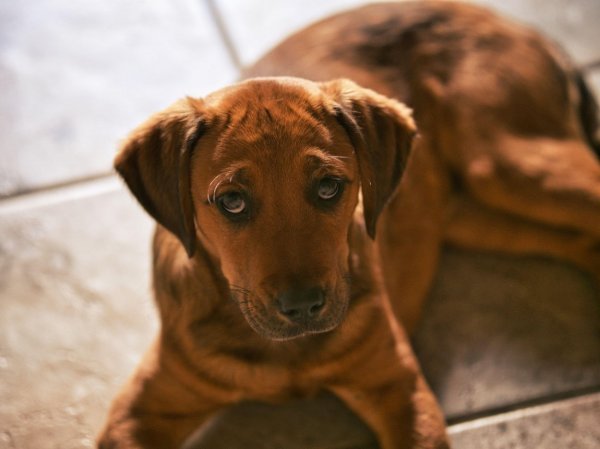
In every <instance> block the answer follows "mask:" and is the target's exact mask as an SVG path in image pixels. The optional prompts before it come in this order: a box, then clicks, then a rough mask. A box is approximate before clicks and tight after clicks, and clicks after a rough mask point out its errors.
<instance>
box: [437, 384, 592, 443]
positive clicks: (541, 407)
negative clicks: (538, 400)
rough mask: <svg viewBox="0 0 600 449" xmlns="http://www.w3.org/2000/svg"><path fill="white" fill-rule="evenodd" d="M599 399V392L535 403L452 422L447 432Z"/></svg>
mask: <svg viewBox="0 0 600 449" xmlns="http://www.w3.org/2000/svg"><path fill="white" fill-rule="evenodd" d="M599 400H600V392H598V393H595V394H590V395H585V396H578V397H575V398H570V399H566V400H563V401H558V402H548V403H546V404H542V405H537V406H534V407H528V408H524V409H520V410H514V411H511V412H507V413H501V414H498V415H493V416H487V417H485V418H479V419H476V420H473V421H467V422H463V423H460V424H453V425H451V426H449V427H448V433H449V434H450V435H455V434H458V433H461V432H465V431H469V430H474V429H480V428H482V427H488V426H492V425H495V424H499V423H506V422H509V421H516V420H518V419H522V418H527V417H531V416H539V415H542V414H544V413H548V412H551V411H553V410H557V409H561V410H564V409H566V408H568V407H570V406H573V405H581V404H592V403H596V402H597V401H599Z"/></svg>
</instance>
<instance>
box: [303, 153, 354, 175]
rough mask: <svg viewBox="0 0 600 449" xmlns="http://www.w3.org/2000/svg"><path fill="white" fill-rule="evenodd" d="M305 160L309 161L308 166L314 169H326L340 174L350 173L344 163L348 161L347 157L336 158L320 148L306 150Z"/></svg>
mask: <svg viewBox="0 0 600 449" xmlns="http://www.w3.org/2000/svg"><path fill="white" fill-rule="evenodd" d="M305 159H306V160H307V162H308V165H309V166H312V167H314V166H317V167H324V168H328V169H330V170H333V171H334V172H337V173H340V174H343V173H346V172H347V171H348V168H347V165H346V164H345V163H344V162H343V161H344V159H347V158H346V157H345V156H334V155H332V154H329V153H327V152H325V151H323V150H321V149H320V148H310V149H308V150H306V152H305ZM312 167H311V168H312Z"/></svg>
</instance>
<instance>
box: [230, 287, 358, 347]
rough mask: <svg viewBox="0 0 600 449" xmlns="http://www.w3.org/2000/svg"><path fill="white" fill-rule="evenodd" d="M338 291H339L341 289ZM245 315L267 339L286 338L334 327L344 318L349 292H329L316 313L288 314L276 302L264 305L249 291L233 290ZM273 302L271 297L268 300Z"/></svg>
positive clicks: (256, 330) (280, 339) (328, 330)
mask: <svg viewBox="0 0 600 449" xmlns="http://www.w3.org/2000/svg"><path fill="white" fill-rule="evenodd" d="M340 293H341V292H340ZM232 296H233V298H234V300H235V301H236V302H237V303H238V305H239V307H240V310H241V312H242V314H243V315H244V318H245V319H246V321H247V322H248V324H249V325H250V327H251V328H252V329H253V330H254V331H255V332H256V333H257V334H259V335H261V336H262V337H264V338H268V339H269V340H275V341H286V340H293V339H296V338H301V337H305V336H309V335H314V334H321V333H325V332H330V331H332V330H334V329H335V328H336V327H337V326H339V324H340V323H341V322H342V321H343V320H344V318H345V316H346V311H347V309H348V301H349V294H348V292H343V293H342V295H341V296H340V295H339V294H337V295H335V296H333V295H332V296H329V295H328V300H327V302H326V304H325V305H324V306H323V307H322V310H319V313H318V315H316V316H302V317H290V316H286V315H285V314H282V313H281V310H279V308H278V307H277V306H275V305H269V306H267V305H265V303H264V302H263V301H260V300H259V299H258V298H257V297H255V296H253V295H252V294H251V293H250V292H248V291H245V292H243V293H242V292H239V291H237V292H233V294H232ZM267 304H273V301H269V302H267Z"/></svg>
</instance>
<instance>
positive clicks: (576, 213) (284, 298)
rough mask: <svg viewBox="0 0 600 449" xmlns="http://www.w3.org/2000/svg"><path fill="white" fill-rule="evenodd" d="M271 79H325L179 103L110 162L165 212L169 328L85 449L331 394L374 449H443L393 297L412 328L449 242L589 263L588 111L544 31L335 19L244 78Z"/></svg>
mask: <svg viewBox="0 0 600 449" xmlns="http://www.w3.org/2000/svg"><path fill="white" fill-rule="evenodd" d="M339 36H343V39H340V38H339ZM519 61H521V62H522V63H521V64H519ZM524 61H527V63H525V62H524ZM269 74H276V75H295V76H302V77H305V78H312V79H313V80H317V81H322V82H318V83H317V82H312V81H306V80H301V79H298V78H263V79H254V80H250V81H247V82H245V83H241V84H238V85H235V86H232V87H230V88H227V89H224V90H222V91H219V92H217V93H215V94H212V95H210V96H208V97H207V98H205V99H203V100H196V99H186V100H182V101H180V102H178V103H176V104H175V105H173V106H172V107H170V108H169V109H167V110H165V111H163V112H162V113H159V114H157V115H156V116H154V117H152V118H151V119H150V120H149V121H148V122H147V123H145V124H144V125H142V127H140V128H139V129H138V130H136V131H135V132H134V133H133V134H132V136H131V137H130V138H129V140H128V141H127V142H126V143H125V145H124V147H123V149H122V150H121V153H120V154H119V156H118V157H117V161H116V167H117V169H118V171H119V172H120V173H121V174H122V176H123V177H124V179H125V181H126V182H127V184H128V185H129V187H130V188H131V190H132V192H133V193H134V194H135V195H136V197H137V198H138V199H139V201H140V203H141V204H142V205H143V206H144V207H145V208H146V210H147V211H148V212H149V213H150V214H151V215H152V216H153V217H154V218H156V220H157V221H158V223H159V226H158V228H157V232H156V236H155V240H154V288H155V294H156V301H157V304H158V307H159V311H160V316H161V321H162V328H161V332H160V335H159V336H158V338H157V340H156V342H155V343H154V345H153V346H152V347H151V349H150V351H149V352H148V353H147V355H146V357H145V359H144V361H143V362H142V364H141V366H140V368H139V369H138V371H137V373H136V374H135V375H134V376H133V377H132V379H131V381H130V382H129V383H128V384H127V385H126V387H125V388H124V390H123V391H122V393H121V394H120V395H119V397H118V398H117V399H116V400H115V402H114V404H113V407H112V410H111V412H110V416H109V419H108V423H107V426H106V428H105V430H104V432H103V433H102V435H101V437H100V441H99V445H100V447H101V448H142V447H144V448H151V447H152V448H175V447H178V446H179V445H180V444H181V443H182V442H183V441H184V440H185V439H186V437H187V436H188V435H189V434H190V433H191V432H192V431H193V430H195V429H196V428H197V427H198V426H199V425H200V424H201V423H202V422H203V421H205V420H206V419H207V417H209V416H210V415H211V414H213V413H214V412H215V411H217V410H218V409H219V408H222V407H223V406H226V405H228V404H232V403H235V402H237V401H240V400H242V399H257V400H263V401H272V402H277V401H282V400H285V399H286V398H289V397H293V396H296V395H310V394H313V393H315V392H317V391H318V390H320V389H328V390H330V391H332V392H334V393H335V394H337V395H338V396H339V397H340V398H342V399H343V400H344V401H345V402H346V403H347V404H348V406H349V407H350V408H352V409H353V410H354V411H355V412H356V413H357V414H358V415H359V416H361V417H362V418H363V419H364V420H365V422H367V423H368V424H369V425H370V426H371V428H372V429H373V430H374V431H375V433H376V434H377V436H378V438H379V441H380V445H381V447H382V448H383V449H397V448H443V447H447V442H446V438H445V434H444V424H443V419H442V416H441V413H440V412H439V410H438V408H437V405H436V403H435V400H434V399H433V397H432V395H431V393H430V392H429V390H428V388H427V386H426V385H425V383H424V381H423V379H422V376H421V375H420V372H419V369H418V366H417V364H416V361H415V360H414V357H413V355H412V353H411V351H410V348H409V345H408V342H407V339H406V336H405V335H404V333H403V331H402V330H401V329H400V328H399V327H398V324H397V321H396V320H395V319H394V316H393V314H392V313H391V312H390V301H389V299H391V303H392V305H393V307H394V308H395V310H396V312H397V314H398V315H399V316H400V317H401V318H402V319H403V320H405V322H406V323H408V325H409V326H411V327H412V326H413V325H414V323H415V322H416V320H417V317H418V310H419V308H420V303H421V301H422V299H423V297H424V294H425V292H426V289H427V287H428V284H429V281H430V279H431V277H432V275H433V272H434V270H435V262H436V259H437V253H438V251H439V245H440V242H441V241H442V240H443V239H444V238H448V239H450V240H452V241H454V242H459V243H463V244H466V245H470V246H476V247H479V248H491V249H502V250H510V251H539V252H544V253H546V254H551V255H555V256H560V257H565V258H568V259H569V260H572V261H575V262H578V263H580V265H582V266H585V267H587V268H588V269H590V270H596V272H597V271H598V269H599V267H600V256H599V248H598V246H596V247H594V244H597V242H598V237H599V235H600V231H599V229H598V227H597V224H598V223H599V222H600V221H599V219H600V181H599V180H600V167H599V166H598V163H597V161H596V159H595V158H594V155H593V154H592V151H591V148H590V144H593V143H594V142H595V140H594V139H595V134H594V132H595V129H596V125H597V123H596V121H595V120H596V119H595V116H593V115H592V114H593V113H595V111H594V103H593V101H592V100H591V98H590V97H589V94H587V90H586V89H585V86H584V85H583V83H581V82H580V81H579V82H578V81H577V80H578V79H577V78H576V75H575V74H574V73H572V72H571V70H570V68H569V66H568V65H566V63H564V62H563V60H562V58H561V57H560V56H558V54H557V53H556V51H555V50H553V49H551V48H550V47H549V46H548V45H547V44H545V43H544V42H543V41H542V40H541V39H540V38H539V37H538V36H537V35H535V34H533V33H531V32H529V31H527V30H523V29H522V28H519V27H516V26H514V25H512V24H507V23H505V22H503V21H501V20H499V19H497V18H496V17H494V16H492V15H490V14H488V13H487V12H484V11H482V10H480V9H477V8H473V7H467V6H461V5H454V4H449V3H417V4H412V3H406V4H386V5H374V6H371V7H367V8H365V9H362V10H358V11H355V12H350V13H347V14H344V15H340V16H337V17H334V18H332V19H328V20H327V21H324V22H321V23H320V24H317V25H315V26H313V27H312V28H309V29H307V30H305V31H304V32H301V33H300V34H298V35H296V36H294V37H292V38H290V40H288V41H286V42H284V43H283V44H282V46H280V47H279V48H277V49H275V50H274V51H273V52H272V53H271V54H270V55H268V56H266V58H265V59H264V60H262V61H261V62H259V63H258V65H257V66H256V67H255V68H254V69H253V70H251V71H249V75H269ZM340 76H348V77H351V78H353V79H354V80H356V81H358V82H360V83H362V84H364V85H367V86H369V87H373V88H376V89H377V90H378V91H379V92H381V93H384V94H386V95H388V96H393V97H396V98H400V99H403V100H404V101H406V102H408V103H409V104H410V105H411V106H413V107H414V108H415V111H416V114H417V119H418V120H419V124H420V127H421V128H420V129H421V131H420V132H421V137H420V138H418V139H413V136H414V134H415V127H414V124H413V122H412V119H411V117H410V114H409V112H408V110H407V108H405V107H404V106H403V105H401V104H400V103H398V102H397V101H395V100H391V99H389V98H386V97H384V96H382V95H380V94H378V93H375V92H374V91H372V90H368V89H365V88H361V87H359V86H358V85H356V84H354V83H353V82H351V81H346V80H333V81H331V80H332V79H335V78H337V77H340ZM413 140H414V141H415V142H416V143H415V142H413ZM411 142H412V143H415V144H414V145H412V146H414V149H413V151H412V157H411V158H410V160H409V159H408V155H409V150H410V148H411ZM407 163H408V168H407V171H406V175H405V176H404V178H403V181H402V183H400V188H399V189H397V185H398V183H399V181H400V177H401V174H402V172H403V171H404V168H405V165H406V164H407ZM359 192H360V193H361V194H362V195H361V194H360V193H359ZM395 192H396V194H395V195H394V193H395ZM398 192H399V193H400V194H398ZM361 197H362V198H361ZM386 203H387V206H386ZM384 206H385V207H384ZM482 226H483V227H482ZM376 229H377V233H376V232H375V231H376ZM482 233H483V234H482ZM375 234H377V240H376V244H374V243H373V241H372V240H371V238H372V237H374V236H375ZM384 286H385V287H387V288H384ZM387 292H389V293H390V296H391V298H389V299H388V294H387Z"/></svg>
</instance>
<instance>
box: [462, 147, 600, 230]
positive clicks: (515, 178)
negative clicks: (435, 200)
mask: <svg viewBox="0 0 600 449" xmlns="http://www.w3.org/2000/svg"><path fill="white" fill-rule="evenodd" d="M481 145H485V143H482V144H481ZM463 176H464V181H465V187H466V189H467V190H468V191H469V193H470V194H471V195H472V196H473V197H474V198H475V199H477V200H478V201H480V202H482V203H483V204H486V205H488V206H489V207H490V208H494V209H498V210H501V211H504V212H508V213H510V214H513V215H516V216H518V217H522V218H523V219H525V220H530V221H536V222H540V223H541V224H544V225H547V226H554V227H561V228H567V229H573V230H577V231H580V232H582V233H584V234H588V235H592V236H598V237H600V163H599V162H598V160H597V159H596V157H595V156H594V154H593V153H592V151H591V149H590V148H589V147H588V146H587V145H586V144H585V143H584V142H583V141H581V140H579V139H575V138H573V139H562V140H561V139H551V138H528V139H526V138H521V137H514V136H503V137H502V138H499V139H498V140H497V141H495V142H494V143H493V144H492V145H491V147H490V149H489V151H487V152H485V153H482V154H480V155H479V156H478V157H475V158H472V159H470V160H469V162H468V164H467V165H466V166H465V167H463Z"/></svg>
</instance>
